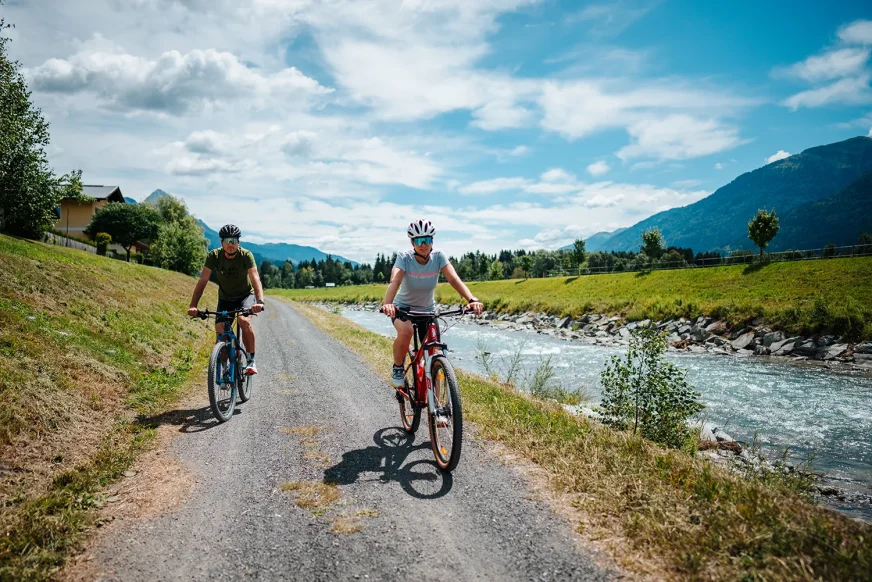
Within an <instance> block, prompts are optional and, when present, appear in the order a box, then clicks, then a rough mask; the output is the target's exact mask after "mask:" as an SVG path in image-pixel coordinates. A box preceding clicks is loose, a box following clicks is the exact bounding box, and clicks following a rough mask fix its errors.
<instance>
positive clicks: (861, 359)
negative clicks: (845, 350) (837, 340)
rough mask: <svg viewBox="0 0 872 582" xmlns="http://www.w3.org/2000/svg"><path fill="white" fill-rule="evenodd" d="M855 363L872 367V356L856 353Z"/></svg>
mask: <svg viewBox="0 0 872 582" xmlns="http://www.w3.org/2000/svg"><path fill="white" fill-rule="evenodd" d="M854 361H855V362H857V363H858V364H863V365H872V354H858V353H857V352H854Z"/></svg>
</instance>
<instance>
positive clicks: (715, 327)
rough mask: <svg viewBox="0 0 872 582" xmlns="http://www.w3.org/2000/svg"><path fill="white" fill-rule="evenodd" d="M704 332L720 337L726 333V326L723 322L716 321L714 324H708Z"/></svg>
mask: <svg viewBox="0 0 872 582" xmlns="http://www.w3.org/2000/svg"><path fill="white" fill-rule="evenodd" d="M705 330H706V331H707V332H709V333H713V334H717V335H722V334H723V333H725V332H726V331H727V324H726V323H724V322H723V321H716V322H714V323H710V324H708V325H707V326H706V328H705Z"/></svg>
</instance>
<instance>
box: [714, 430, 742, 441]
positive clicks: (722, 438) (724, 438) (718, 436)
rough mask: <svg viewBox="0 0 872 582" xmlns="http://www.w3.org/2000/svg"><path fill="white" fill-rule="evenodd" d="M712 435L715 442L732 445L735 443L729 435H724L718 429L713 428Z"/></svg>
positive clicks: (722, 431)
mask: <svg viewBox="0 0 872 582" xmlns="http://www.w3.org/2000/svg"><path fill="white" fill-rule="evenodd" d="M712 434H714V435H715V440H717V441H718V442H719V443H734V442H736V441H735V439H733V437H731V436H730V435H728V434H727V433H725V432H724V430H723V429H722V428H720V427H715V428H714V430H712Z"/></svg>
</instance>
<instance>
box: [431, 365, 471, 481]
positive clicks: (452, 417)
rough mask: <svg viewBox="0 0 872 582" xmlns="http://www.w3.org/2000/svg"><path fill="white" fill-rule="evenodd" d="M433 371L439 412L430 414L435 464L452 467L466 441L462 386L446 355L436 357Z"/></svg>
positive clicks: (434, 391) (443, 467) (441, 467)
mask: <svg viewBox="0 0 872 582" xmlns="http://www.w3.org/2000/svg"><path fill="white" fill-rule="evenodd" d="M430 373H431V376H432V378H433V398H434V399H435V401H436V414H435V416H434V415H432V414H431V415H429V416H430V446H431V447H432V448H433V455H434V456H435V457H436V464H437V465H438V466H439V468H440V469H442V470H443V471H453V470H454V468H455V467H457V463H458V462H459V461H460V449H461V447H462V445H463V410H462V409H461V405H460V389H459V388H458V386H457V377H456V376H455V375H454V368H453V367H451V362H449V361H448V359H447V358H446V357H445V356H436V357H435V358H434V359H433V364H432V367H431V368H430Z"/></svg>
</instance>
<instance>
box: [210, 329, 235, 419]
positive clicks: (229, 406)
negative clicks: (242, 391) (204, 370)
mask: <svg viewBox="0 0 872 582" xmlns="http://www.w3.org/2000/svg"><path fill="white" fill-rule="evenodd" d="M225 350H226V351H227V354H228V355H229V353H230V344H229V343H228V342H222V343H217V344H215V347H214V348H212V356H211V357H210V358H209V380H208V384H209V406H210V407H211V408H212V414H214V415H215V418H216V419H217V420H218V422H227V421H228V420H230V417H232V416H233V410H234V409H235V408H236V382H235V381H232V380H231V381H230V382H229V383H224V384H219V383H218V381H217V374H218V371H219V369H220V367H219V364H220V362H221V360H222V354H223V353H224V351H225ZM224 386H230V394H229V395H227V394H225V392H226V391H227V389H226V388H224ZM225 396H226V397H225Z"/></svg>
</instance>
